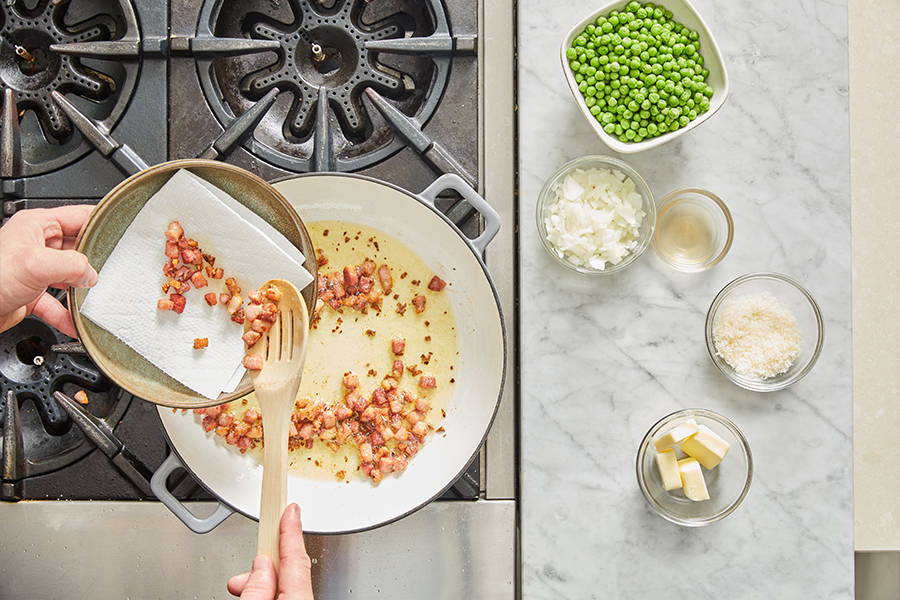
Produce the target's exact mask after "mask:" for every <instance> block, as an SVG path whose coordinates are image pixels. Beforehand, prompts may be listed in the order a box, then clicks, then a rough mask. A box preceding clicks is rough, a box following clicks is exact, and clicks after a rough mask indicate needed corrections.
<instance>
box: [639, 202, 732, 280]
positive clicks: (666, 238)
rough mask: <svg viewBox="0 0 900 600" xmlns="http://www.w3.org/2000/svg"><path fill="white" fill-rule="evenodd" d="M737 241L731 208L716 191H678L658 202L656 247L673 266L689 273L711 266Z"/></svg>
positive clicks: (654, 236)
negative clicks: (729, 208)
mask: <svg viewBox="0 0 900 600" xmlns="http://www.w3.org/2000/svg"><path fill="white" fill-rule="evenodd" d="M698 221H700V222H702V226H700V227H698V225H700V224H699V223H698ZM733 240H734V220H733V219H732V218H731V211H729V210H728V207H727V206H726V205H725V203H724V202H722V199H721V198H719V197H718V196H716V195H715V194H713V193H712V192H709V191H706V190H701V189H697V188H689V189H684V190H676V191H674V192H670V193H668V194H666V195H665V196H664V197H663V198H662V200H660V201H659V202H658V203H657V205H656V231H655V232H654V233H653V249H654V250H655V251H656V255H657V256H659V258H660V260H662V261H663V262H664V263H666V264H667V265H669V266H670V267H672V268H673V269H676V270H678V271H683V272H685V273H699V272H700V271H705V270H707V269H710V268H712V267H714V266H715V265H717V264H718V263H720V262H721V261H722V259H723V258H725V255H726V254H728V250H730V249H731V242H732V241H733Z"/></svg>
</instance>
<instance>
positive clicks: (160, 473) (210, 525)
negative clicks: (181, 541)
mask: <svg viewBox="0 0 900 600" xmlns="http://www.w3.org/2000/svg"><path fill="white" fill-rule="evenodd" d="M176 469H184V465H183V464H182V463H181V461H180V460H178V456H177V455H176V454H175V453H174V452H172V453H171V454H169V457H168V458H167V459H166V460H165V461H163V464H161V465H160V466H159V468H158V469H157V470H156V472H155V473H154V474H153V478H152V479H151V480H150V489H151V490H153V493H154V495H156V497H157V498H158V499H159V501H160V502H162V503H163V504H164V505H165V506H166V508H168V509H169V510H171V511H172V514H174V515H175V516H176V517H178V518H179V519H181V522H182V523H184V524H185V525H187V527H188V529H190V530H191V531H193V532H194V533H209V532H210V531H212V530H213V529H215V528H216V527H218V526H219V525H220V524H221V523H222V521H224V520H225V519H227V518H228V517H230V516H231V515H232V513H234V511H233V510H232V509H230V508H229V507H227V506H225V505H224V504H222V503H221V502H220V503H219V506H217V507H216V510H215V511H213V514H211V515H209V516H208V517H205V518H202V519H201V518H200V517H198V516H197V515H195V514H194V513H192V512H191V511H190V510H188V508H187V506H185V505H184V503H182V502H181V500H179V499H178V498H176V497H175V496H174V495H173V494H172V492H170V491H169V488H167V487H166V479H168V478H169V475H171V474H172V472H173V471H175V470H176Z"/></svg>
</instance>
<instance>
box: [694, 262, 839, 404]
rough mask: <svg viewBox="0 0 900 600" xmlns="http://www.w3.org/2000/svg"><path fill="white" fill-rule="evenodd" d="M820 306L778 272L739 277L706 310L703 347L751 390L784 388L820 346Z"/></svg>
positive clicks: (721, 367) (724, 370) (807, 368)
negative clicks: (704, 344)
mask: <svg viewBox="0 0 900 600" xmlns="http://www.w3.org/2000/svg"><path fill="white" fill-rule="evenodd" d="M824 339H825V329H824V323H823V319H822V311H821V310H820V309H819V305H818V304H817V303H816V300H815V298H813V296H812V294H810V293H809V291H807V290H806V288H804V287H803V286H802V285H800V284H799V283H797V282H796V281H794V280H793V279H791V278H790V277H788V276H786V275H781V274H779V273H750V274H748V275H743V276H741V277H738V278H737V279H735V280H734V281H732V282H731V283H729V284H728V285H726V286H725V287H724V288H722V291H720V292H719V294H718V295H717V296H716V298H715V299H714V300H713V302H712V304H711V305H710V307H709V311H708V312H707V313H706V348H707V350H708V351H709V357H710V358H711V359H712V362H713V364H714V365H716V367H718V369H719V370H720V371H721V372H722V373H724V374H725V376H726V377H728V378H729V379H730V380H731V381H732V382H734V383H735V384H736V385H738V386H740V387H742V388H744V389H747V390H751V391H755V392H774V391H776V390H783V389H785V388H787V387H789V386H791V385H793V384H795V383H797V382H798V381H800V380H801V379H802V378H803V377H805V376H806V375H807V374H808V373H809V372H810V371H811V370H812V368H813V366H814V365H815V364H816V360H818V358H819V354H820V353H821V351H822V344H823V342H824Z"/></svg>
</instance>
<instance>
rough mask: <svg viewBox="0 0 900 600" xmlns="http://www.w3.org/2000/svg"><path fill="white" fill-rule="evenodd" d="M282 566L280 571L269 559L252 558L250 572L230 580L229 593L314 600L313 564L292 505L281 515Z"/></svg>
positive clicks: (252, 599) (255, 598)
mask: <svg viewBox="0 0 900 600" xmlns="http://www.w3.org/2000/svg"><path fill="white" fill-rule="evenodd" d="M279 552H280V554H281V564H280V565H279V567H278V572H277V573H276V572H275V568H274V566H273V565H272V561H271V559H269V557H268V556H263V555H259V556H257V557H256V558H255V559H253V567H252V568H251V570H250V572H249V573H242V574H240V575H235V576H234V577H232V578H231V579H229V580H228V591H229V592H230V593H231V594H232V595H234V596H240V597H241V600H276V599H277V600H313V592H312V575H311V573H310V569H311V568H312V563H311V562H310V560H309V555H308V554H307V553H306V546H305V545H304V544H303V526H302V525H301V523H300V507H299V506H297V505H296V504H289V505H288V506H287V508H285V509H284V514H282V515H281V526H280V533H279Z"/></svg>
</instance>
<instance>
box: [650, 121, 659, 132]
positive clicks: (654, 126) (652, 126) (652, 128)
mask: <svg viewBox="0 0 900 600" xmlns="http://www.w3.org/2000/svg"><path fill="white" fill-rule="evenodd" d="M658 131H659V128H658V127H657V126H656V123H650V124H648V125H647V133H648V134H649V135H656V132H658Z"/></svg>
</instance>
